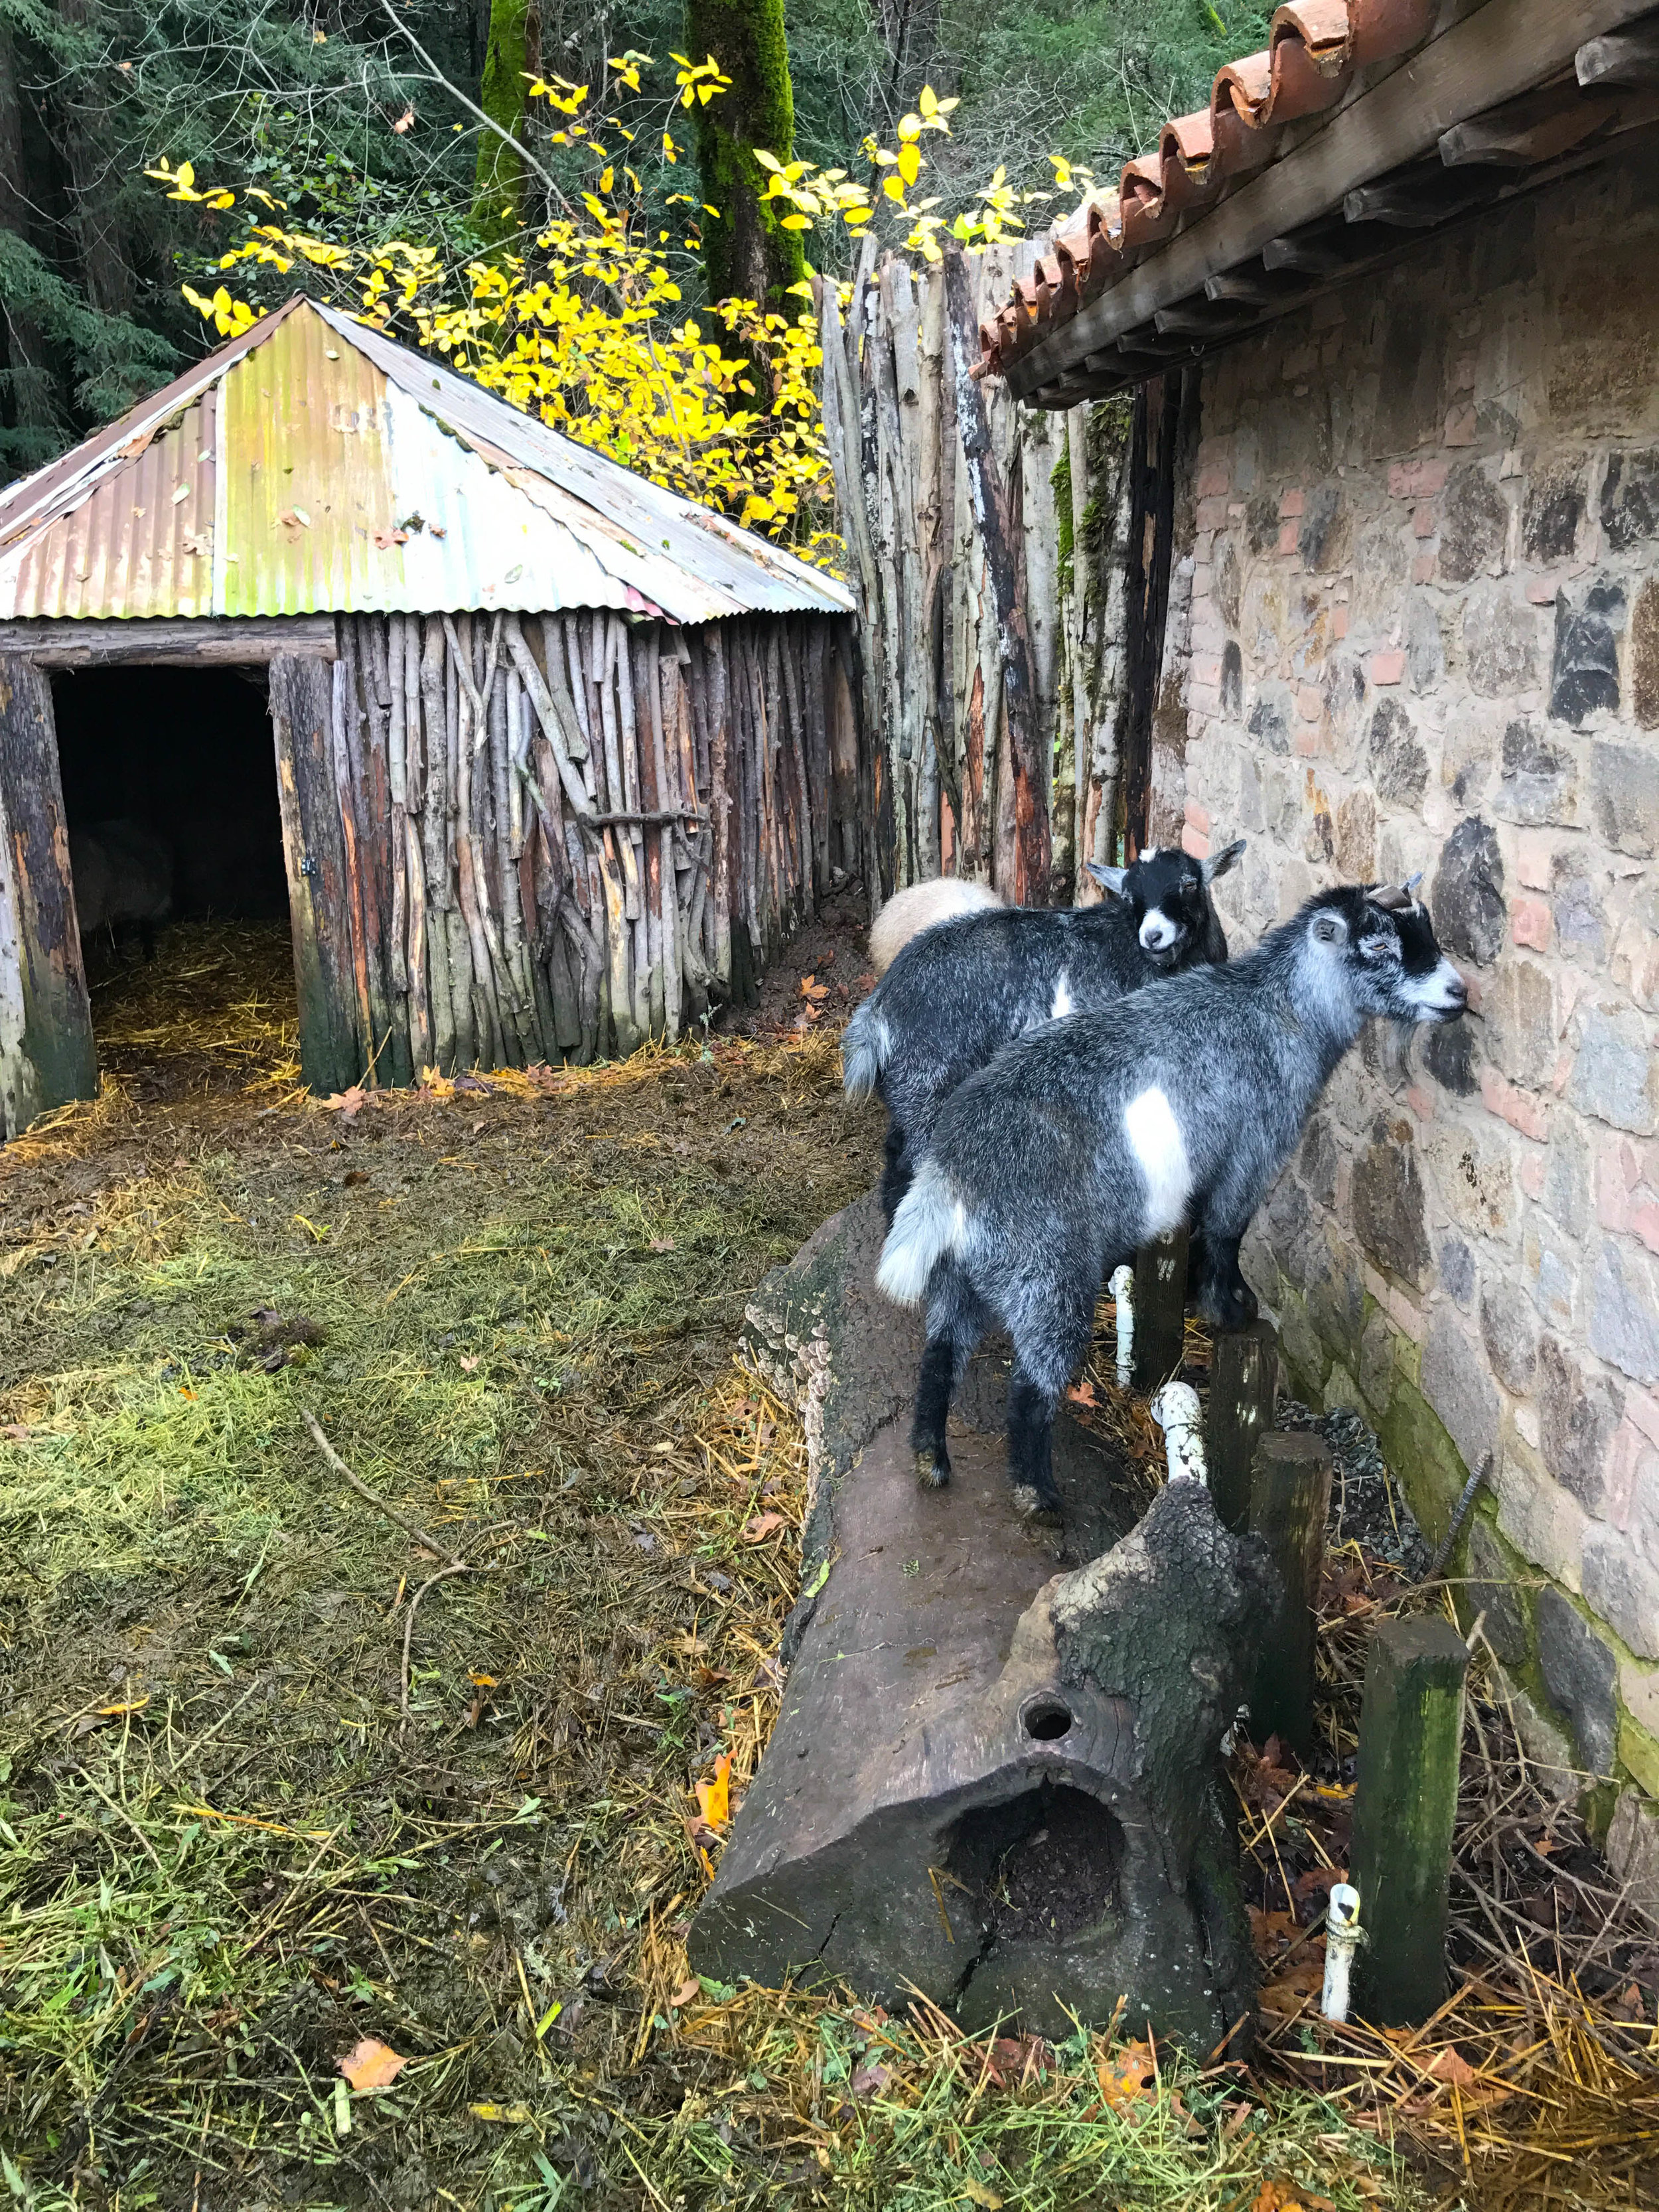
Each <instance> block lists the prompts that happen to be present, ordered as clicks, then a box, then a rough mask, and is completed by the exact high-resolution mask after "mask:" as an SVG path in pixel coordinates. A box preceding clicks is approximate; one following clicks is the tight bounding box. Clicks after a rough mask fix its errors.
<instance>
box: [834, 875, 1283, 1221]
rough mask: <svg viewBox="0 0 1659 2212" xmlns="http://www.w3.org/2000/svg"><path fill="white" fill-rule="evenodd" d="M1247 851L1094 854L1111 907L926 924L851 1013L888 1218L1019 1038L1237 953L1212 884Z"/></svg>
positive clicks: (851, 1082)
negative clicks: (983, 1074) (975, 1084)
mask: <svg viewBox="0 0 1659 2212" xmlns="http://www.w3.org/2000/svg"><path fill="white" fill-rule="evenodd" d="M1243 850H1244V841H1243V838H1242V837H1241V838H1240V839H1239V840H1238V842H1237V843H1236V844H1232V845H1229V846H1228V847H1227V848H1225V851H1223V852H1220V853H1218V854H1216V856H1215V858H1214V859H1213V860H1194V859H1193V857H1192V855H1191V854H1188V853H1182V852H1180V851H1175V850H1172V851H1169V852H1163V851H1159V850H1158V848H1153V849H1152V851H1151V852H1149V853H1143V854H1141V856H1140V858H1139V860H1136V861H1134V862H1133V864H1132V865H1131V866H1128V867H1127V868H1109V867H1103V866H1099V865H1098V864H1097V862H1095V861H1093V860H1091V861H1090V862H1089V864H1088V865H1089V872H1090V873H1091V875H1092V876H1093V877H1094V878H1095V880H1096V881H1097V883H1099V884H1102V885H1103V886H1104V888H1105V890H1106V892H1107V896H1106V897H1105V898H1104V899H1103V901H1102V902H1100V904H1099V905H1097V906H1085V907H1060V908H1034V907H1004V906H994V907H992V908H989V909H988V910H987V911H984V912H981V913H976V914H975V913H969V914H963V915H958V916H957V917H956V918H955V919H953V920H950V921H939V922H936V923H934V924H933V926H932V927H928V928H926V929H924V930H923V931H922V932H921V934H920V935H918V936H916V937H915V938H913V939H911V940H910V942H909V943H908V944H907V945H904V946H903V948H902V951H899V953H898V954H897V956H896V958H895V959H894V961H893V964H892V966H891V967H890V969H888V971H887V973H886V975H884V977H883V978H882V980H881V981H880V982H879V983H878V985H877V987H876V988H875V989H874V990H873V991H872V993H871V994H870V996H869V997H868V998H867V999H866V1000H865V1002H864V1004H863V1005H862V1006H860V1008H859V1010H858V1012H857V1013H855V1014H854V1017H853V1018H852V1020H851V1021H850V1022H849V1023H848V1024H847V1032H846V1035H845V1036H843V1037H842V1044H841V1050H842V1070H843V1073H842V1085H843V1087H844V1088H845V1090H846V1093H847V1096H848V1098H865V1097H868V1096H869V1095H870V1093H871V1092H872V1091H875V1092H877V1093H878V1096H879V1097H881V1099H882V1100H883V1102H884V1104H885V1106H886V1108H887V1116H888V1119H887V1156H886V1164H885V1165H884V1169H883V1170H882V1178H881V1200H882V1206H883V1207H884V1211H885V1212H886V1215H887V1218H888V1221H889V1222H891V1220H892V1218H893V1212H894V1209H895V1207H896V1206H897V1205H898V1202H899V1200H900V1199H901V1198H902V1197H903V1195H904V1194H905V1191H906V1190H907V1189H908V1188H909V1183H910V1176H911V1174H912V1172H913V1167H914V1163H915V1160H916V1159H917V1158H920V1157H921V1153H922V1152H924V1151H925V1150H926V1149H927V1143H928V1140H929V1139H930V1138H931V1136H932V1134H933V1124H934V1123H935V1121H937V1120H938V1118H939V1109H940V1108H941V1107H942V1106H943V1105H944V1103H945V1099H946V1098H947V1097H949V1095H950V1093H951V1091H954V1090H955V1089H956V1087H957V1085H958V1084H959V1083H961V1082H963V1081H964V1080H965V1079H966V1078H967V1077H969V1075H971V1074H972V1073H974V1071H975V1069H976V1068H981V1067H983V1066H985V1064H986V1062H987V1060H989V1059H990V1058H991V1057H992V1055H993V1054H994V1053H996V1052H997V1051H999V1050H1000V1048H1001V1047H1002V1046H1004V1045H1005V1044H1006V1043H1007V1042H1009V1041H1010V1039H1011V1038H1013V1037H1017V1036H1023V1035H1024V1032H1025V1031H1026V1030H1029V1029H1032V1028H1035V1027H1036V1025H1037V1024H1039V1023H1042V1022H1048V1021H1053V1020H1055V1019H1056V1018H1059V1017H1060V1016H1061V1015H1064V1014H1071V1013H1081V1012H1093V1011H1095V1010H1097V1009H1099V1008H1102V1007H1105V1006H1111V1005H1113V1004H1114V1003H1115V1001H1116V1000H1119V999H1121V998H1122V997H1123V996H1124V995H1125V994H1126V993H1127V992H1130V991H1136V990H1139V988H1140V987H1141V986H1142V985H1143V984H1146V983H1150V982H1152V981H1154V980H1155V979H1156V978H1157V977H1158V976H1160V975H1174V974H1176V973H1178V972H1179V971H1180V970H1181V969H1183V968H1188V967H1190V966H1192V965H1194V963H1197V962H1200V961H1221V960H1225V958H1226V957H1227V939H1226V936H1225V933H1224V932H1223V930H1222V927H1221V918H1220V916H1219V915H1218V914H1217V912H1216V910H1215V903H1214V901H1213V900H1212V898H1211V896H1210V885H1211V884H1212V883H1213V882H1214V881H1215V879H1216V878H1217V877H1218V876H1221V875H1225V873H1226V872H1227V870H1228V869H1229V868H1230V867H1231V866H1232V864H1233V862H1234V861H1235V860H1237V858H1238V856H1239V854H1241V853H1242V852H1243Z"/></svg>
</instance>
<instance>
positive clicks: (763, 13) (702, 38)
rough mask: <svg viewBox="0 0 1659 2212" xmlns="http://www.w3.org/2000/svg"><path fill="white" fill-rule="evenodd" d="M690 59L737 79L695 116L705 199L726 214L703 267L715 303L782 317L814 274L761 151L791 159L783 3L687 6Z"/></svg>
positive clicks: (716, 224) (696, 0)
mask: <svg viewBox="0 0 1659 2212" xmlns="http://www.w3.org/2000/svg"><path fill="white" fill-rule="evenodd" d="M685 39H686V49H685V50H686V52H687V53H688V54H690V57H691V58H692V59H693V60H694V61H698V62H700V61H702V60H704V59H705V58H707V57H708V56H709V55H711V54H712V55H713V56H714V59H715V61H716V62H718V63H719V64H720V68H721V69H722V70H724V72H725V73H726V76H729V77H730V78H731V80H732V88H731V90H730V91H729V92H723V93H720V94H717V95H716V97H715V98H714V99H713V100H710V101H708V105H707V106H702V105H701V104H700V105H699V106H697V107H696V108H695V109H694V110H693V116H694V120H693V125H692V143H693V145H694V147H695V149H696V157H697V173H698V176H699V178H700V179H701V181H702V197H703V198H704V200H705V201H706V202H707V203H708V205H709V206H710V207H712V208H714V209H715V210H718V212H717V213H716V214H714V215H712V216H711V215H707V214H705V215H704V216H702V249H703V268H704V270H705V272H706V274H707V276H708V289H709V292H710V295H712V296H713V297H714V299H717V300H726V299H742V300H759V301H764V302H765V303H766V304H767V305H769V306H770V307H774V308H782V307H785V306H786V305H787V302H786V301H785V300H784V297H783V295H784V294H785V292H786V291H787V289H788V287H789V286H790V285H791V284H799V283H800V282H801V281H802V279H803V278H804V277H805V274H806V257H805V252H804V250H803V248H802V246H801V235H802V234H801V233H800V232H799V231H797V230H785V229H783V228H781V223H780V217H781V216H783V215H785V214H787V212H788V204H787V202H784V201H777V200H773V201H768V200H765V199H763V197H762V195H763V192H764V191H765V189H766V173H765V171H764V170H763V168H762V167H761V165H760V163H759V162H758V161H757V160H756V159H755V149H756V148H757V147H759V148H760V149H761V150H762V151H763V152H764V153H769V154H772V155H775V156H776V158H777V159H778V160H779V161H790V160H791V159H793V154H794V146H795V100H794V92H793V87H792V86H791V83H790V80H789V46H788V40H787V37H786V35H785V31H784V21H783V0H687V6H686V10H685Z"/></svg>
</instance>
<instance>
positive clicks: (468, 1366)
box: [461, 1352, 478, 1375]
mask: <svg viewBox="0 0 1659 2212" xmlns="http://www.w3.org/2000/svg"><path fill="white" fill-rule="evenodd" d="M477 1364H478V1362H477V1358H476V1357H474V1356H473V1355H472V1354H471V1353H469V1352H462V1354H461V1372H462V1373H463V1374H464V1375H470V1374H471V1372H472V1370H473V1369H474V1368H475V1367H476V1366H477Z"/></svg>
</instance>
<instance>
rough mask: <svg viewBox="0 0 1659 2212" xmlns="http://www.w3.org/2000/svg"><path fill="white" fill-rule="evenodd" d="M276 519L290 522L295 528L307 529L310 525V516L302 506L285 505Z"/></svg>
mask: <svg viewBox="0 0 1659 2212" xmlns="http://www.w3.org/2000/svg"><path fill="white" fill-rule="evenodd" d="M276 520H277V521H278V522H284V523H289V524H291V525H292V526H293V527H294V528H295V529H296V530H298V529H301V528H304V529H306V530H309V529H310V527H311V517H310V516H309V515H308V514H307V513H306V511H305V509H304V507H284V508H283V511H282V513H280V514H279V515H278V516H277V518H276Z"/></svg>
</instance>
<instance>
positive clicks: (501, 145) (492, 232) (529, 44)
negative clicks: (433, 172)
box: [472, 0, 542, 240]
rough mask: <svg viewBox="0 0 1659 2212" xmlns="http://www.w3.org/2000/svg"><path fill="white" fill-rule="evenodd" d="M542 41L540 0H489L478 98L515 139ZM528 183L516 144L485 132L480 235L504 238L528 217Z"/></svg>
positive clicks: (477, 216)
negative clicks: (481, 81) (525, 194)
mask: <svg viewBox="0 0 1659 2212" xmlns="http://www.w3.org/2000/svg"><path fill="white" fill-rule="evenodd" d="M541 46H542V23H541V7H540V0H490V4H489V46H487V47H486V48H485V51H484V65H483V86H482V88H481V90H480V93H479V104H480V105H481V106H482V107H483V111H484V113H485V114H486V115H487V116H489V119H490V121H491V122H492V123H495V124H498V125H500V127H501V130H502V131H506V132H507V134H508V136H509V137H511V138H513V139H514V140H516V139H518V138H520V137H521V136H522V134H523V131H524V120H525V100H526V92H527V90H528V87H529V75H534V74H536V73H537V72H538V71H539V70H540V68H541V65H542V63H541ZM526 72H528V73H529V75H527V74H526ZM524 185H525V166H524V162H523V161H522V159H521V158H520V154H519V151H518V148H517V146H516V145H509V144H508V143H507V140H506V139H504V138H501V137H497V135H496V133H495V131H484V132H483V134H482V135H481V137H479V140H478V168H477V183H476V185H475V186H474V190H473V195H472V222H473V226H474V228H476V229H477V231H478V233H479V234H480V235H481V236H483V237H484V238H487V239H492V240H494V239H501V238H505V237H507V236H508V235H509V234H511V233H512V232H513V231H515V230H517V229H518V228H519V227H520V224H521V223H522V222H523V221H524Z"/></svg>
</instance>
